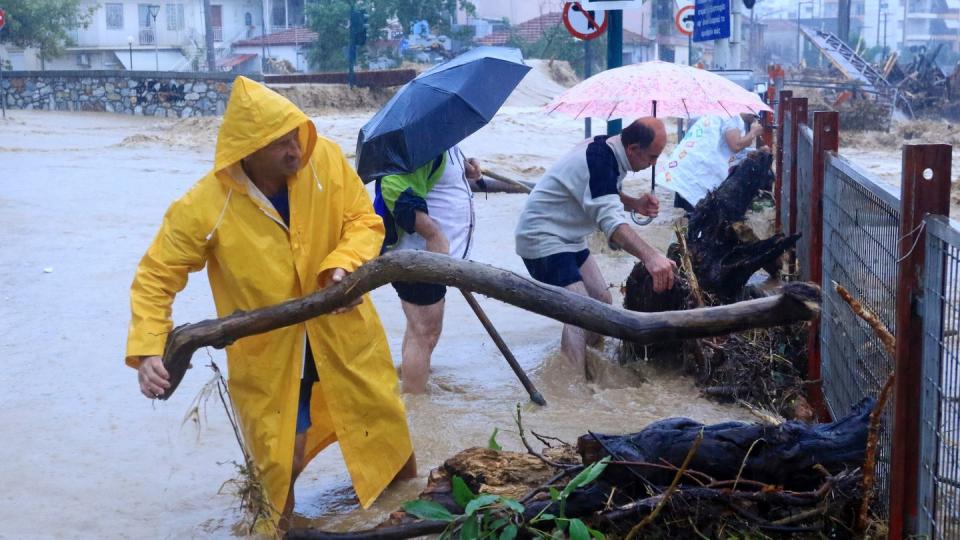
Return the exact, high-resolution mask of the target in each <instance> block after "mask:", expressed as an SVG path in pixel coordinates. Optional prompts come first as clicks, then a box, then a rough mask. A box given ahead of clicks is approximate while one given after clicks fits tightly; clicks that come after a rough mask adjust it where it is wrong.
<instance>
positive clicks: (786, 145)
mask: <svg viewBox="0 0 960 540" xmlns="http://www.w3.org/2000/svg"><path fill="white" fill-rule="evenodd" d="M792 121H793V119H792V115H791V114H790V111H786V112H785V113H784V115H783V125H784V129H783V141H781V144H782V146H783V162H782V163H781V166H782V167H783V170H782V171H781V172H780V178H781V181H780V208H778V209H777V211H778V212H780V224H781V227H782V228H783V231H784V232H787V233H789V232H790V230H789V228H790V183H791V179H790V163H791V162H792V160H793V145H792V144H791V139H792V134H791V133H790V126H791V125H792V124H791V122H792Z"/></svg>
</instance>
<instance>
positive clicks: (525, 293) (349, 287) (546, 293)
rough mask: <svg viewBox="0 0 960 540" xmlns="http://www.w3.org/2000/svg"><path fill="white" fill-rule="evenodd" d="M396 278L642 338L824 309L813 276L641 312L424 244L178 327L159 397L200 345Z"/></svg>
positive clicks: (743, 325)
mask: <svg viewBox="0 0 960 540" xmlns="http://www.w3.org/2000/svg"><path fill="white" fill-rule="evenodd" d="M393 281H417V282H423V283H437V284H440V285H446V286H448V287H457V288H461V289H466V290H469V291H473V292H478V293H481V294H484V295H486V296H490V297H492V298H496V299H497V300H500V301H503V302H506V303H508V304H512V305H514V306H517V307H519V308H522V309H526V310H527V311H532V312H534V313H539V314H540V315H544V316H546V317H550V318H552V319H556V320H558V321H560V322H564V323H567V324H572V325H576V326H579V327H581V328H583V329H585V330H588V331H590V332H597V333H599V334H603V335H605V336H611V337H616V338H620V339H626V340H629V341H633V342H635V343H638V344H640V345H649V344H652V343H662V342H664V341H677V340H683V339H693V338H701V337H709V336H719V335H725V334H730V333H733V332H740V331H743V330H747V329H750V328H769V327H772V326H780V325H785V324H791V323H795V322H798V321H808V320H811V319H813V318H814V317H816V316H818V315H819V313H820V289H819V287H817V286H816V285H812V284H809V283H791V284H788V285H787V286H785V287H784V288H783V293H782V294H779V295H776V296H771V297H767V298H760V299H756V300H748V301H746V302H738V303H735V304H728V305H723V306H716V307H710V308H702V309H692V310H683V311H663V312H658V313H641V312H635V311H628V310H625V309H621V308H617V307H613V306H610V305H607V304H604V303H603V302H599V301H597V300H594V299H592V298H590V297H587V296H582V295H579V294H575V293H572V292H570V291H568V290H566V289H564V288H561V287H554V286H552V285H546V284H544V283H540V282H538V281H534V280H532V279H530V278H526V277H521V276H519V275H517V274H514V273H513V272H509V271H507V270H502V269H500V268H496V267H493V266H489V265H486V264H481V263H476V262H472V261H464V260H461V259H455V258H453V257H449V256H446V255H440V254H437V253H430V252H427V251H415V250H398V251H393V252H390V253H388V254H386V255H384V256H382V257H378V258H377V259H374V260H372V261H370V262H368V263H367V264H365V265H363V266H361V267H360V268H358V269H357V271H355V272H353V273H352V274H350V275H349V276H347V277H346V278H344V280H343V281H341V282H340V283H339V284H337V285H334V286H331V287H327V288H326V289H323V290H320V291H317V292H315V293H313V294H311V295H309V296H305V297H303V298H297V299H295V300H288V301H286V302H283V303H280V304H277V305H274V306H270V307H264V308H260V309H256V310H253V311H250V312H243V311H238V312H236V313H233V314H232V315H228V316H226V317H224V318H222V319H211V320H206V321H201V322H198V323H194V324H189V325H184V326H180V327H177V328H175V329H174V330H173V331H172V332H170V335H169V336H168V337H167V343H166V346H165V348H164V352H163V365H164V367H166V369H167V371H168V372H169V374H170V388H169V389H167V391H166V392H165V393H164V394H163V395H162V396H160V398H161V399H166V398H168V397H169V396H170V395H172V394H173V391H174V390H176V388H177V385H179V384H180V381H181V380H182V379H183V375H184V373H185V372H186V370H187V366H189V364H190V358H191V357H192V356H193V353H194V352H195V351H196V350H197V349H199V348H200V347H206V346H211V347H216V348H223V347H226V346H227V345H229V344H231V343H233V342H234V341H236V340H238V339H240V338H242V337H245V336H250V335H254V334H262V333H264V332H269V331H270V330H275V329H277V328H283V327H285V326H290V325H293V324H298V323H302V322H305V321H307V320H310V319H312V318H314V317H317V316H320V315H324V314H328V313H330V312H332V311H334V310H335V309H337V308H339V307H342V306H345V305H348V304H349V303H350V302H353V301H354V300H356V299H358V298H360V297H361V296H362V295H364V294H366V293H368V292H370V291H372V290H374V289H376V288H377V287H380V286H383V285H385V284H387V283H390V282H393ZM358 338H359V337H358Z"/></svg>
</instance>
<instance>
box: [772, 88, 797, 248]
mask: <svg viewBox="0 0 960 540" xmlns="http://www.w3.org/2000/svg"><path fill="white" fill-rule="evenodd" d="M791 96H793V92H791V91H790V90H782V91H781V92H780V101H779V103H778V105H779V106H777V107H775V110H776V111H777V151H776V153H775V154H774V155H775V157H776V161H777V175H776V177H775V178H776V179H775V180H774V183H773V203H774V206H775V207H776V209H777V211H776V212H774V214H775V216H774V222H773V223H774V225H773V227H774V232H780V231H781V229H782V228H783V224H782V223H780V199H781V198H780V190H782V189H783V114H784V112H785V111H786V110H787V107H789V106H790V98H791Z"/></svg>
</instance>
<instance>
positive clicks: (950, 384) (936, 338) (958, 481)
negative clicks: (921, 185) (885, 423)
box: [917, 216, 960, 539]
mask: <svg viewBox="0 0 960 540" xmlns="http://www.w3.org/2000/svg"><path fill="white" fill-rule="evenodd" d="M924 225H925V227H926V246H927V247H926V249H927V252H926V265H925V271H924V275H923V341H924V343H923V364H922V381H921V385H922V386H921V417H920V474H919V476H920V478H919V490H918V491H919V501H918V507H919V519H918V531H917V532H918V533H919V534H920V535H921V537H926V538H932V539H940V538H960V223H957V222H956V221H953V220H948V219H947V218H945V217H942V216H930V217H928V218H927V219H926V220H925V223H924Z"/></svg>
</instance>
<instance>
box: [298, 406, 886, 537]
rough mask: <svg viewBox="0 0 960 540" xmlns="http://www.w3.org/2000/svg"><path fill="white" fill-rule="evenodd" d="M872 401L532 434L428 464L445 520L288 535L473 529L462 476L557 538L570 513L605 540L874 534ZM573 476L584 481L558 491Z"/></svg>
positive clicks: (506, 515) (432, 496) (429, 497)
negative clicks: (868, 490) (828, 417)
mask: <svg viewBox="0 0 960 540" xmlns="http://www.w3.org/2000/svg"><path fill="white" fill-rule="evenodd" d="M872 405H873V403H872V402H871V401H865V402H864V403H862V404H861V405H860V406H858V408H857V410H855V411H854V412H853V413H852V414H851V415H849V416H848V417H846V418H844V419H841V420H839V421H837V422H833V423H830V424H821V425H818V426H808V425H806V424H803V423H799V422H788V423H784V424H781V425H779V426H771V425H761V424H744V423H738V422H735V423H725V424H716V425H711V426H704V425H701V424H698V423H696V422H693V421H691V420H688V419H668V420H663V421H660V422H655V423H654V424H651V425H650V426H648V427H647V428H645V429H644V430H642V431H640V432H638V433H634V434H629V435H620V436H614V435H598V434H594V433H588V434H586V435H583V436H581V437H580V439H579V440H578V442H577V445H576V447H574V446H573V445H570V444H566V443H560V444H555V443H554V441H556V439H549V440H548V439H547V438H544V437H540V436H538V439H540V441H541V442H543V443H544V444H547V443H549V444H552V445H553V446H552V447H548V448H545V449H544V450H543V452H542V454H538V453H537V452H536V451H534V450H533V449H532V448H530V444H529V442H528V441H526V440H524V441H523V442H524V445H525V446H526V447H527V448H528V452H527V453H517V452H506V451H498V450H493V449H489V448H471V449H467V450H464V451H462V452H460V453H459V454H457V455H456V456H454V457H452V458H450V459H448V460H447V461H446V462H444V464H443V465H442V466H441V467H439V468H437V469H435V470H434V471H432V472H431V474H430V477H429V480H428V485H427V487H426V489H424V491H423V492H422V493H421V495H420V500H425V501H430V502H432V503H436V504H437V505H439V506H442V507H443V508H444V509H446V511H447V512H449V514H447V515H448V519H447V520H445V521H443V520H435V521H419V520H417V519H416V518H415V517H414V516H413V515H411V514H408V513H407V512H405V511H397V512H394V513H393V514H391V516H390V518H389V519H388V520H387V521H386V522H385V523H383V524H382V525H381V526H380V527H377V528H375V529H371V530H368V531H357V532H350V533H329V532H325V531H320V530H315V529H298V530H292V531H290V533H288V535H287V538H290V539H307V538H309V539H326V540H330V539H339V540H345V539H351V540H357V539H378V540H386V539H401V538H413V537H418V536H422V535H425V534H441V533H443V535H445V537H447V538H468V537H469V538H475V537H478V536H471V535H470V534H467V533H466V532H465V530H464V529H463V528H462V527H463V523H464V522H465V521H466V519H467V516H466V512H465V510H464V507H465V505H464V504H462V502H463V501H462V500H461V502H460V503H458V502H456V501H457V482H461V483H463V484H464V485H465V486H466V487H467V488H469V490H470V492H472V493H473V494H476V495H478V496H482V495H489V496H493V498H496V497H497V496H499V497H509V498H510V499H511V501H513V502H514V503H516V504H503V505H496V504H492V505H489V506H488V507H487V509H488V510H487V511H486V512H488V514H485V515H483V516H482V517H481V521H482V522H483V523H485V524H488V525H490V526H492V527H495V526H496V525H495V524H496V523H497V522H498V521H499V522H500V523H511V524H513V525H515V527H516V531H515V532H519V535H518V537H522V538H547V537H554V536H550V535H552V534H555V533H556V528H557V527H558V526H559V524H561V523H563V522H565V521H566V522H569V521H571V520H579V521H582V522H583V523H584V524H586V527H588V528H589V529H593V530H595V531H597V532H599V533H602V534H603V535H604V537H605V538H608V539H619V538H731V537H732V538H865V537H866V538H874V537H877V538H879V536H875V535H874V534H871V533H868V534H866V535H863V534H860V533H858V532H856V528H855V527H856V521H857V514H858V508H859V505H860V501H861V498H862V492H861V474H860V469H859V467H858V465H859V464H860V463H862V461H863V457H864V451H865V445H866V444H865V443H866V439H867V429H868V428H867V424H868V418H869V413H870V409H871V407H872ZM518 421H519V418H518ZM521 429H522V428H521ZM799 444H803V445H805V446H809V447H811V448H813V449H814V451H813V452H811V453H810V454H804V455H802V456H799V459H798V456H796V455H793V452H791V449H795V448H796V446H797V445H799ZM597 464H603V465H604V468H603V469H602V471H601V472H599V474H597V475H595V476H594V477H593V479H591V480H589V481H587V482H585V483H581V484H577V483H576V480H577V479H578V478H579V479H582V477H583V475H582V472H583V471H589V469H591V468H595V467H596V465H597ZM571 482H574V485H577V486H579V487H577V488H576V489H572V490H570V491H569V494H568V495H567V496H564V495H560V496H559V497H558V495H557V493H558V492H563V493H566V492H567V491H568V490H566V489H565V487H566V486H567V485H568V484H569V483H571ZM519 505H522V507H520V506H519ZM405 508H409V507H407V506H405ZM441 510H442V509H441ZM544 516H549V517H547V518H544ZM474 519H476V515H474ZM501 520H503V521H501ZM474 531H475V530H471V533H473V532H474ZM481 532H483V531H481ZM493 537H496V536H493Z"/></svg>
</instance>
